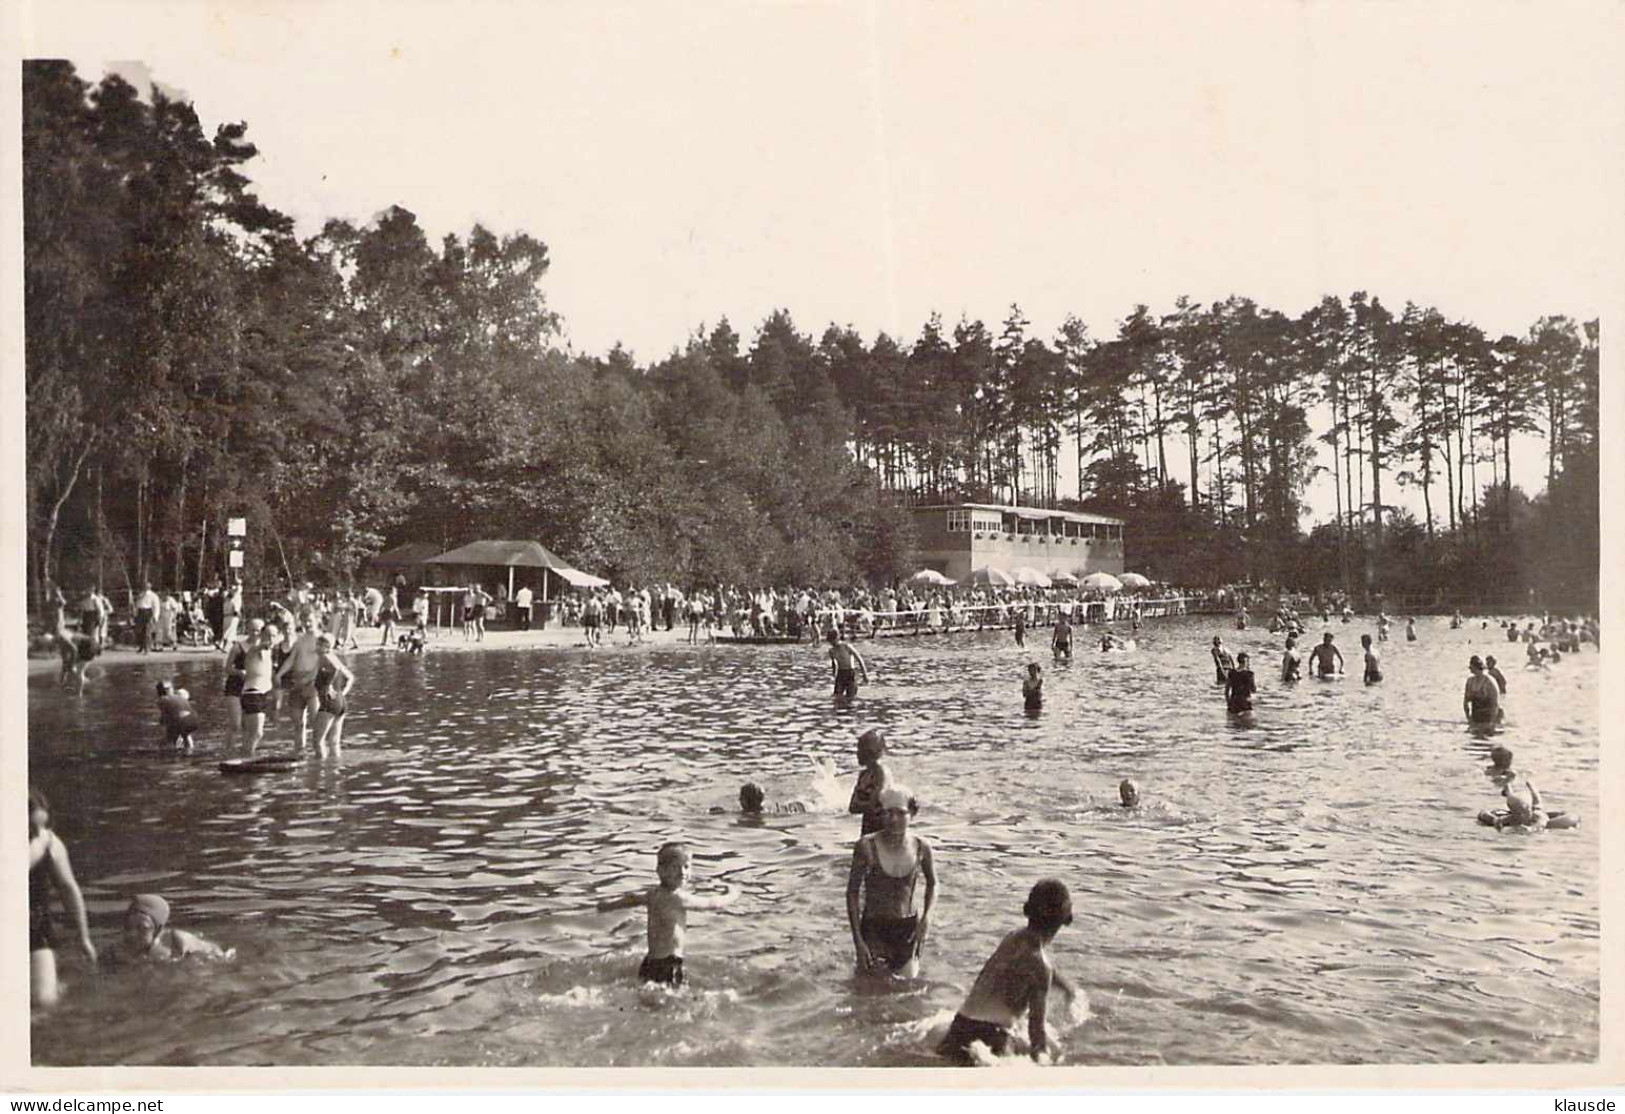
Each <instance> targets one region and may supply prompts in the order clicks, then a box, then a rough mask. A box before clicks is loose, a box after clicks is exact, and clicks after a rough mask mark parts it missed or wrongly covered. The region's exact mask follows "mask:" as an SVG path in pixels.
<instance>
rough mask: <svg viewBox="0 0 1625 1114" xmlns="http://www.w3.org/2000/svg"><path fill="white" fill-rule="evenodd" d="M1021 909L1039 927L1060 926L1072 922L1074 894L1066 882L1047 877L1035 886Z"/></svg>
mask: <svg viewBox="0 0 1625 1114" xmlns="http://www.w3.org/2000/svg"><path fill="white" fill-rule="evenodd" d="M1021 911H1022V912H1023V913H1025V914H1026V915H1027V919H1028V920H1029V921H1031V922H1032V923H1033V924H1034V925H1036V926H1038V927H1039V928H1049V927H1051V926H1054V927H1056V928H1059V927H1060V926H1061V925H1067V924H1071V923H1072V895H1071V893H1069V892H1068V891H1067V888H1066V883H1065V882H1062V881H1060V880H1059V879H1056V878H1046V879H1044V880H1043V881H1042V882H1040V883H1038V885H1036V886H1034V887H1033V889H1032V892H1031V893H1029V894H1028V895H1027V904H1025V905H1023V906H1022V907H1021Z"/></svg>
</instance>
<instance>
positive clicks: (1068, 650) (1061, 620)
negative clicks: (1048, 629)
mask: <svg viewBox="0 0 1625 1114" xmlns="http://www.w3.org/2000/svg"><path fill="white" fill-rule="evenodd" d="M1049 648H1050V650H1051V651H1053V652H1054V654H1055V656H1056V657H1058V658H1066V659H1067V660H1068V661H1070V660H1071V659H1072V622H1071V620H1070V619H1068V618H1067V614H1066V609H1065V608H1062V609H1061V612H1060V614H1059V615H1057V616H1056V617H1055V633H1054V634H1052V635H1050V640H1049Z"/></svg>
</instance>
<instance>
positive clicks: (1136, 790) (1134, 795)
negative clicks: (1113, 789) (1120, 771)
mask: <svg viewBox="0 0 1625 1114" xmlns="http://www.w3.org/2000/svg"><path fill="white" fill-rule="evenodd" d="M1117 798H1118V800H1120V801H1122V802H1123V807H1124V808H1137V807H1138V806H1139V804H1140V787H1139V786H1138V785H1135V784H1134V781H1133V779H1132V778H1124V779H1123V780H1122V781H1120V782H1118V783H1117Z"/></svg>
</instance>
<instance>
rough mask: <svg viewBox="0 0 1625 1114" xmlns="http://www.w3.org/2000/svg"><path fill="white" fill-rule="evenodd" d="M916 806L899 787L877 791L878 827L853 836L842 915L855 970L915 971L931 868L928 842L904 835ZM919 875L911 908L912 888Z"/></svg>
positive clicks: (932, 893)
mask: <svg viewBox="0 0 1625 1114" xmlns="http://www.w3.org/2000/svg"><path fill="white" fill-rule="evenodd" d="M918 807H919V806H918V805H917V804H915V802H914V800H913V799H912V798H911V797H910V796H909V794H908V790H906V789H903V788H902V787H900V786H897V787H890V788H887V789H883V790H881V792H880V813H881V829H880V831H878V832H876V833H874V834H873V835H867V836H864V837H863V838H861V839H859V840H858V842H857V846H856V847H855V848H854V849H853V852H852V870H851V873H850V874H849V875H848V877H847V883H846V916H847V921H848V922H849V923H850V925H851V927H852V947H853V950H854V951H855V952H856V953H857V963H858V970H859V972H861V973H868V972H873V973H876V974H891V975H896V976H900V977H902V978H913V977H914V976H915V975H917V974H918V973H919V966H920V949H921V947H922V946H923V945H924V944H925V936H926V930H927V926H928V924H929V921H930V917H931V906H932V905H933V904H935V902H936V898H937V872H936V868H935V866H933V864H932V861H931V845H930V844H928V843H926V842H925V840H923V839H921V838H919V837H918V836H910V835H909V834H908V821H909V814H910V813H911V812H913V811H915V810H916V809H917V808H918ZM922 875H923V876H924V878H925V897H924V899H923V901H921V902H920V904H919V906H918V911H916V905H915V891H916V890H917V889H918V883H919V880H920V877H921V876H922Z"/></svg>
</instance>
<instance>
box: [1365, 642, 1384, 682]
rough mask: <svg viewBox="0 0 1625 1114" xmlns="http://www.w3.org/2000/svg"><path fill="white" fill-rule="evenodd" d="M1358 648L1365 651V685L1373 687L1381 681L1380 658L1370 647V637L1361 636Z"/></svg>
mask: <svg viewBox="0 0 1625 1114" xmlns="http://www.w3.org/2000/svg"><path fill="white" fill-rule="evenodd" d="M1360 646H1361V648H1362V649H1364V650H1365V674H1364V676H1365V683H1366V684H1368V685H1375V684H1377V683H1379V682H1380V681H1381V680H1382V658H1381V657H1379V656H1378V654H1377V651H1376V650H1374V649H1372V647H1371V636H1370V635H1369V634H1362V635H1361V636H1360Z"/></svg>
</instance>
